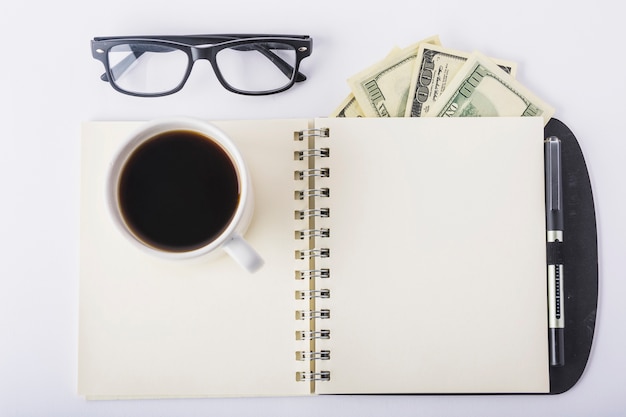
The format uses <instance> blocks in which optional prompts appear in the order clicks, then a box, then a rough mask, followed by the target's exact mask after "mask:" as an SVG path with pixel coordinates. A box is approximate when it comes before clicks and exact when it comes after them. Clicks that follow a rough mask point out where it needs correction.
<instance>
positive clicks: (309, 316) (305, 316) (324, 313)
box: [296, 308, 330, 320]
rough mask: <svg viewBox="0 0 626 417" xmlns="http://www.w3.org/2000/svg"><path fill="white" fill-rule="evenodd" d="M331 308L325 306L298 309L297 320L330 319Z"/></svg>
mask: <svg viewBox="0 0 626 417" xmlns="http://www.w3.org/2000/svg"><path fill="white" fill-rule="evenodd" d="M329 318H330V310H328V309H326V308H323V309H321V310H316V311H311V310H298V311H296V320H315V319H322V320H325V319H329Z"/></svg>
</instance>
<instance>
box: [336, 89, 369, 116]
mask: <svg viewBox="0 0 626 417" xmlns="http://www.w3.org/2000/svg"><path fill="white" fill-rule="evenodd" d="M330 117H365V115H364V114H363V110H361V107H360V106H359V103H357V102H356V98H354V95H353V94H352V93H350V94H348V97H346V98H345V100H344V101H343V102H342V103H341V104H340V105H339V107H337V108H336V109H335V111H334V112H332V113H331V115H330Z"/></svg>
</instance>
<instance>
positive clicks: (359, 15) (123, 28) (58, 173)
mask: <svg viewBox="0 0 626 417" xmlns="http://www.w3.org/2000/svg"><path fill="white" fill-rule="evenodd" d="M618 6H619V4H618V3H617V2H614V1H608V0H598V1H595V2H592V3H586V2H582V1H574V2H571V1H552V2H546V1H539V0H529V1H527V2H524V3H519V4H517V3H506V2H502V1H495V0H485V1H483V2H478V3H477V2H467V1H462V0H449V1H446V2H409V1H400V0H388V1H386V2H380V3H375V2H357V1H343V2H341V1H335V0H333V1H331V0H317V1H310V2H302V1H293V0H292V1H285V0H282V1H281V0H265V1H252V0H229V1H225V2H198V1H191V0H178V1H176V2H173V3H168V2H154V1H152V0H150V1H148V0H137V1H127V0H126V1H121V0H109V1H106V2H84V1H77V0H59V1H56V2H49V1H42V0H35V1H34V2H10V3H9V4H5V5H4V6H3V7H2V12H1V13H0V34H1V35H2V37H1V39H2V47H1V49H0V56H1V61H0V75H1V77H0V80H1V81H2V91H1V93H0V110H1V113H0V114H1V116H0V118H1V120H2V126H3V127H2V131H1V134H0V140H1V144H2V151H1V152H0V190H2V204H0V253H2V260H1V262H0V415H2V416H20V415H28V416H65V417H69V416H107V417H112V416H122V415H124V416H126V415H133V416H151V417H155V416H208V415H221V416H244V415H255V416H292V415H294V414H298V415H303V416H312V415H327V416H335V415H337V416H340V415H341V416H345V415H360V416H378V415H394V416H409V415H411V416H414V415H424V416H458V415H463V416H482V417H485V416H503V415H506V416H527V415H546V416H551V417H556V416H570V417H571V416H589V415H597V416H618V415H624V413H626V395H625V394H626V391H625V389H626V355H625V354H624V352H626V331H624V322H625V321H626V302H625V301H624V297H625V296H626V273H625V272H624V263H623V257H624V249H626V216H625V215H624V211H625V210H624V209H625V207H624V203H625V202H626V197H625V192H624V185H623V181H624V179H626V163H625V162H624V161H625V159H626V158H625V155H626V139H625V138H624V128H623V123H624V103H623V100H624V97H626V81H625V79H626V78H625V77H624V75H623V73H624V67H625V66H626V59H625V58H624V53H623V49H624V44H623V42H624V40H625V39H626V25H625V24H624V22H623V13H621V12H620V11H621V9H620V8H619V7H618ZM237 32H239V33H255V32H256V33H296V34H309V35H311V36H312V37H313V38H314V49H313V54H312V56H311V57H309V58H307V59H306V60H305V61H304V62H303V65H302V71H303V72H304V73H305V74H307V75H308V76H309V80H308V81H306V82H304V83H302V84H300V85H297V86H296V87H294V88H293V89H292V90H290V91H288V92H286V93H282V94H278V95H274V96H268V97H256V98H255V97H244V96H239V95H235V94H231V93H229V92H227V91H226V90H224V89H223V88H222V87H221V86H220V85H219V84H218V83H217V80H216V79H215V78H214V76H213V75H212V73H211V72H210V68H209V66H208V64H207V63H206V62H202V63H201V64H202V65H196V68H195V69H194V72H193V74H192V76H191V78H190V80H189V83H188V85H187V86H186V87H185V88H184V89H183V90H182V91H181V92H179V93H177V94H175V95H173V96H169V97H164V98H157V99H139V98H134V97H130V96H124V95H121V94H119V93H117V92H115V91H114V90H113V89H112V88H110V87H109V86H108V85H107V84H105V83H103V82H101V81H100V80H99V79H98V77H99V75H100V73H101V64H100V63H99V62H97V61H95V60H94V59H92V57H91V54H90V49H89V40H90V39H91V38H92V37H93V36H105V35H131V34H132V35H134V34H193V33H237ZM432 34H439V35H440V37H441V41H442V43H443V44H444V45H445V46H448V47H451V48H455V49H462V50H468V51H471V50H473V49H478V50H481V51H483V52H484V53H486V54H488V55H491V56H496V57H500V58H503V59H510V60H513V61H517V62H518V64H519V70H518V76H517V78H518V79H519V80H521V81H522V82H523V83H524V84H525V85H526V86H527V87H529V88H530V89H531V90H532V91H534V92H535V93H537V95H539V96H540V97H541V98H543V99H544V100H545V101H547V102H549V103H550V104H552V105H553V106H554V107H555V108H556V109H557V113H556V114H555V117H557V118H559V119H560V120H562V121H564V122H565V123H566V124H567V125H568V126H569V127H570V128H571V129H572V130H573V132H574V133H575V135H576V136H577V138H578V140H579V142H580V145H581V147H582V149H583V152H584V154H585V158H586V161H587V164H588V167H589V170H590V175H591V182H592V186H593V191H594V197H595V204H596V213H597V221H598V243H599V255H600V265H599V267H600V297H599V309H598V316H597V320H598V321H597V325H596V334H595V340H594V346H593V349H592V352H591V358H590V360H589V363H588V365H587V369H586V371H585V373H584V374H583V377H582V379H581V380H580V381H579V382H578V384H577V385H575V386H574V387H573V388H572V389H571V390H570V391H569V392H567V393H565V394H562V395H558V396H532V395H531V396H403V397H394V396H338V397H333V396H329V397H314V398H245V399H195V400H156V401H111V402H109V401H95V402H88V401H86V400H85V399H84V398H82V397H79V396H78V395H77V394H76V373H77V372H76V371H77V359H76V358H77V337H78V334H77V320H78V314H77V313H78V297H77V295H78V216H79V210H78V185H79V133H80V123H81V121H84V120H133V119H153V118H157V117H163V116H172V115H186V116H196V117H200V118H204V119H214V120H216V119H239V118H240V119H244V118H285V117H314V116H326V115H328V114H329V113H330V112H331V111H332V110H333V109H334V108H335V107H336V106H337V105H338V104H339V103H340V102H341V100H342V99H343V98H344V97H345V96H346V94H347V93H348V92H349V89H348V86H347V84H346V82H345V80H346V79H347V78H348V77H349V76H351V75H352V74H354V73H356V72H358V71H360V70H361V69H363V68H365V67H367V66H369V65H370V64H372V63H374V62H375V61H377V60H379V59H381V58H382V57H383V56H385V55H386V54H387V52H388V51H389V50H390V49H391V48H392V47H393V46H395V45H398V46H407V45H409V44H411V43H413V42H415V41H417V40H420V39H422V38H425V37H427V36H429V35H432Z"/></svg>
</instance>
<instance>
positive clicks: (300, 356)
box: [296, 350, 330, 361]
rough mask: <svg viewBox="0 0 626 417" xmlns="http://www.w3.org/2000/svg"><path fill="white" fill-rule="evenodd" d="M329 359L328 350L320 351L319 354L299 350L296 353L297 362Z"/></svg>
mask: <svg viewBox="0 0 626 417" xmlns="http://www.w3.org/2000/svg"><path fill="white" fill-rule="evenodd" d="M329 359H330V350H321V351H319V352H307V351H304V350H301V351H299V352H296V360H297V361H306V360H310V361H327V360H329Z"/></svg>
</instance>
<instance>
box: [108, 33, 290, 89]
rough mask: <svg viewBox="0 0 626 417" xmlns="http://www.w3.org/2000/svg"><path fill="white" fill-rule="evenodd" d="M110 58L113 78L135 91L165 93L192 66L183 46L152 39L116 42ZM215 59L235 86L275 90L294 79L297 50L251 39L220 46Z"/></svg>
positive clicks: (182, 78)
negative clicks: (154, 42)
mask: <svg viewBox="0 0 626 417" xmlns="http://www.w3.org/2000/svg"><path fill="white" fill-rule="evenodd" d="M108 60H109V67H110V68H111V76H112V79H113V82H114V83H115V84H116V85H117V86H118V87H119V88H120V89H122V90H124V91H127V92H131V93H136V94H162V93H167V92H170V91H172V90H174V89H176V88H177V87H178V86H179V85H180V83H181V82H182V81H183V80H184V78H185V74H186V73H187V70H188V66H189V58H188V56H187V54H186V53H185V52H183V51H182V50H180V49H177V48H174V47H170V46H164V45H157V44H153V43H132V44H121V45H116V46H113V47H112V48H111V49H110V50H109V54H108ZM216 63H217V67H218V71H219V73H220V74H221V76H222V79H223V80H224V81H225V82H226V84H228V85H230V86H231V87H232V88H234V89H236V90H239V91H243V92H264V91H272V90H277V89H280V88H283V87H285V86H287V85H289V84H290V83H291V82H292V78H293V77H294V68H295V65H296V51H295V49H294V47H293V46H291V45H288V44H284V43H280V42H251V43H245V44H240V45H238V46H233V47H229V48H224V49H221V50H220V51H219V52H218V53H217V55H216Z"/></svg>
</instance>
